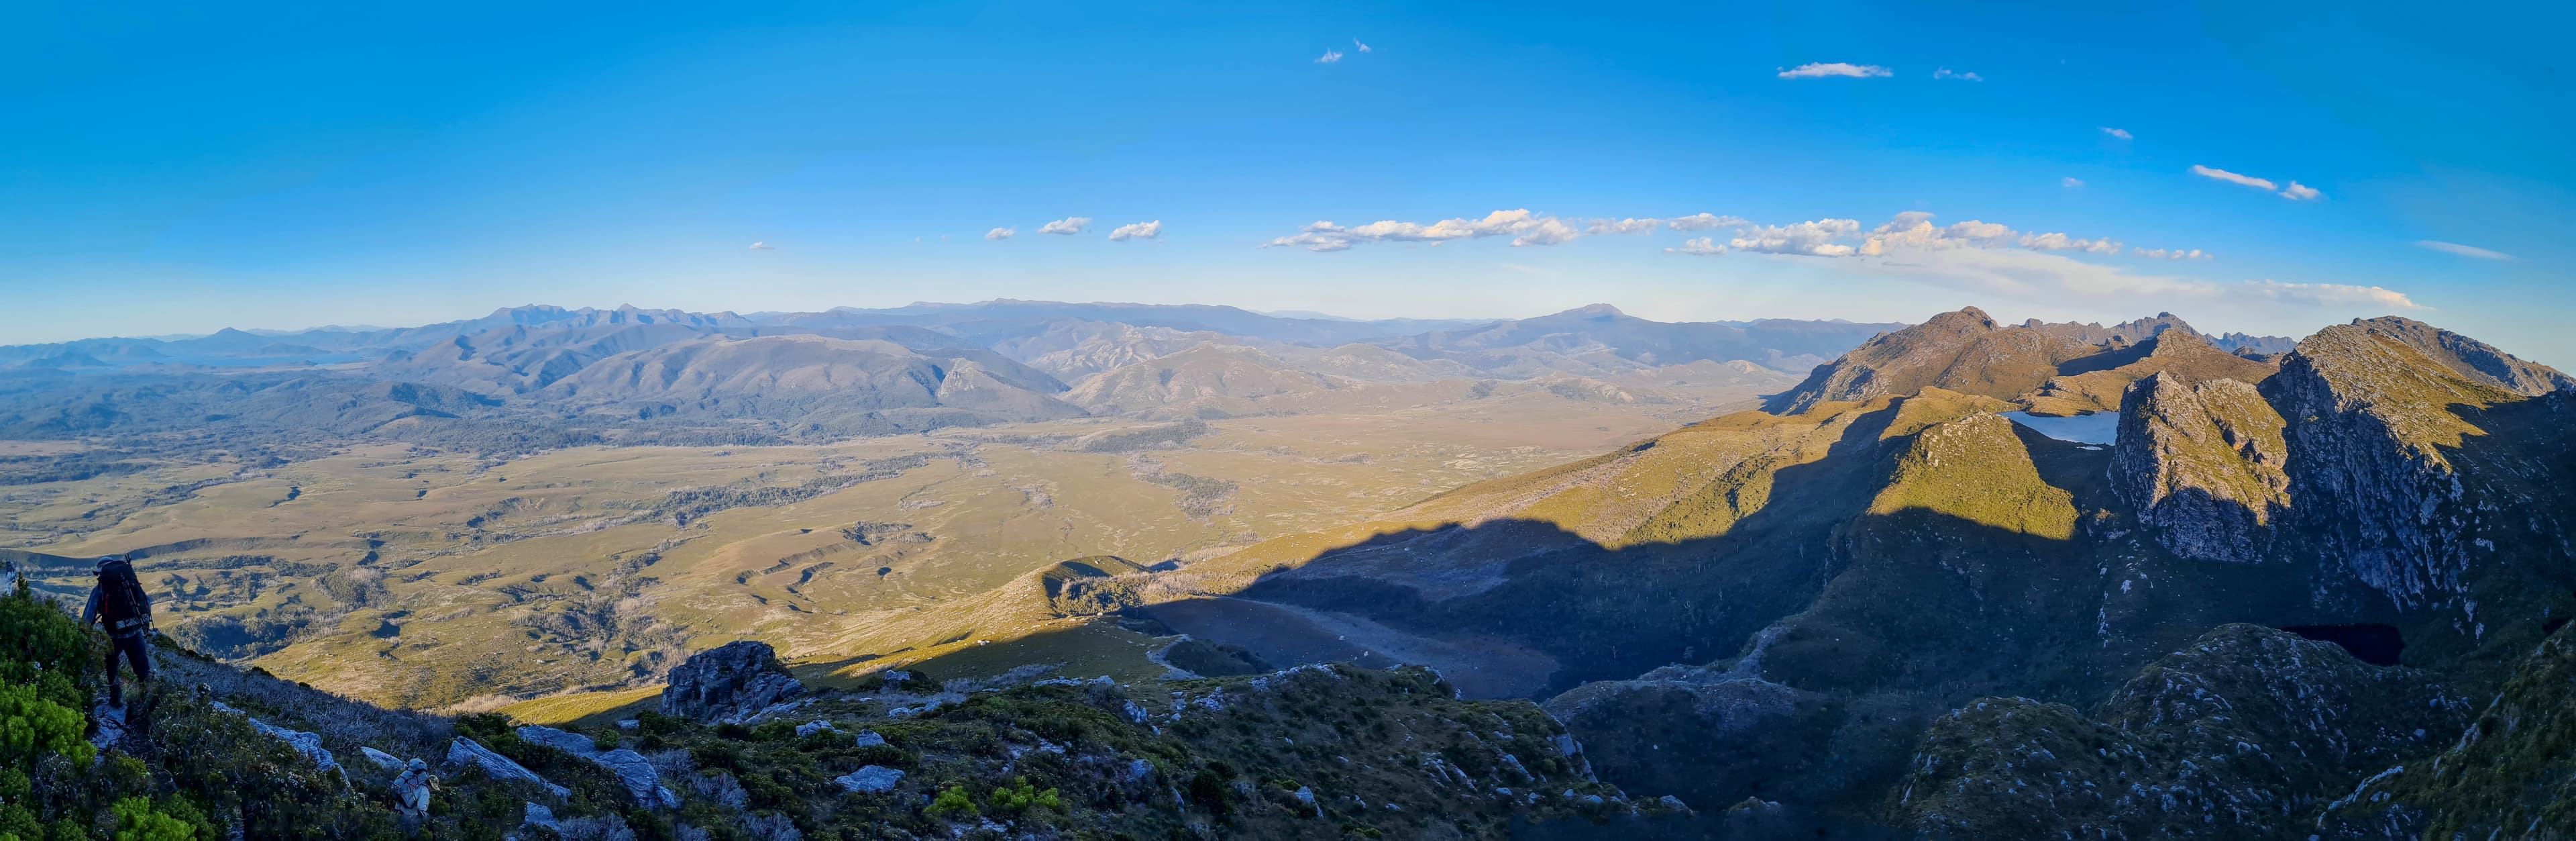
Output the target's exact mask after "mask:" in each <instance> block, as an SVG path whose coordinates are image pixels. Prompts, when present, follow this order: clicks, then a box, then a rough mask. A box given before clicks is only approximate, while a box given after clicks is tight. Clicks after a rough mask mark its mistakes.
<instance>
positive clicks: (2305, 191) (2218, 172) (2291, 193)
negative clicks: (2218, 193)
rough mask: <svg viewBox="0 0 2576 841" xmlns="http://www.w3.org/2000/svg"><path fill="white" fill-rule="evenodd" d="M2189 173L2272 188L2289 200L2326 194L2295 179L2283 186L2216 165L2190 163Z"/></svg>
mask: <svg viewBox="0 0 2576 841" xmlns="http://www.w3.org/2000/svg"><path fill="white" fill-rule="evenodd" d="M2191 174H2193V175H2197V176H2200V177H2202V178H2211V179H2216V180H2219V181H2225V182H2227V183H2230V184H2243V185H2245V186H2248V187H2255V188H2259V189H2264V190H2274V191H2277V192H2278V193H2279V194H2280V196H2281V197H2282V198H2285V199H2289V200H2291V201H2310V200H2313V199H2320V198H2324V197H2325V195H2326V194H2324V193H2321V192H2318V191H2317V188H2315V187H2310V186H2308V185H2306V184H2301V183H2299V182H2296V181H2292V182H2290V186H2288V187H2283V186H2281V185H2279V184H2274V183H2272V179H2269V178H2256V177H2254V176H2251V175H2242V174H2238V173H2234V172H2229V171H2227V170H2223V169H2218V168H2216V167H2206V166H2201V165H2199V164H2192V165H2191Z"/></svg>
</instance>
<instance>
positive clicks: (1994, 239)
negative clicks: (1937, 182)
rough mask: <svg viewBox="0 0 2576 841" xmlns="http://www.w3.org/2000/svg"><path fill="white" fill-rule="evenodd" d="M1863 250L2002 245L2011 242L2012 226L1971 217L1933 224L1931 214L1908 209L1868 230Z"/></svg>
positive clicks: (1874, 253)
mask: <svg viewBox="0 0 2576 841" xmlns="http://www.w3.org/2000/svg"><path fill="white" fill-rule="evenodd" d="M1869 234H1870V235H1869V239H1868V240H1867V241H1865V242H1862V243H1861V246H1860V253H1861V254H1862V255H1864V256H1870V257H1876V256H1880V255H1883V254H1886V253H1887V250H1888V249H1890V248H1926V249H1929V248H1963V247H1964V248H2001V247H2003V246H2006V245H2011V244H2012V237H2013V229H2011V228H2008V227H2005V226H2003V225H1998V224H1995V223H1993V222H1980V221H1977V220H1974V219H1970V220H1968V221H1965V222H1959V223H1956V224H1952V225H1949V226H1947V227H1943V226H1937V225H1934V224H1932V214H1929V213H1925V212H1923V211H1920V210H1909V211H1906V212H1903V213H1899V214H1896V218H1894V219H1891V220H1888V222H1887V224H1884V225H1880V226H1878V227H1877V228H1876V229H1874V230H1872V231H1870V232H1869Z"/></svg>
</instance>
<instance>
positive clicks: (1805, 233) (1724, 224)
mask: <svg viewBox="0 0 2576 841" xmlns="http://www.w3.org/2000/svg"><path fill="white" fill-rule="evenodd" d="M1659 228H1671V229H1673V230H1678V231H1707V230H1714V229H1719V228H1733V229H1735V234H1736V235H1735V236H1734V237H1731V238H1727V239H1723V240H1721V239H1719V238H1717V237H1713V236H1710V237H1698V238H1694V239H1686V240H1684V242H1683V243H1682V244H1681V245H1680V246H1678V247H1668V248H1665V249H1664V251H1665V252H1666V253H1671V254H1692V255H1700V256H1716V255H1720V254H1728V253H1732V252H1738V251H1741V252H1748V253H1756V254H1790V255H1798V256H1806V257H1853V256H1860V257H1884V256H1889V255H1891V254H1894V253H1896V252H1899V251H1904V252H1908V253H1911V252H1924V251H1943V250H1952V249H1968V250H1992V249H2006V248H2019V249H2023V250H2028V251H2071V252H2082V253H2086V254H2118V253H2120V250H2121V249H2122V248H2123V247H2124V246H2123V245H2122V244H2121V243H2120V242H2118V241H2116V240H2112V239H2109V238H2107V237H2105V238H2100V239H2085V238H2079V237H2072V236H2068V235H2066V234H2063V233H2055V232H2050V233H2039V232H2028V233H2026V232H2022V231H2016V230H2014V229H2013V228H2012V227H2011V226H2008V225H2004V224H2001V223H1997V222H1987V221H1983V220H1977V219H1970V220H1968V221H1965V222H1954V223H1951V224H1948V225H1939V224H1935V223H1934V222H1933V221H1932V214H1930V213H1925V212H1922V211H1906V212H1903V213H1899V214H1896V216H1895V217H1894V218H1893V219H1890V220H1889V221H1888V222H1887V223H1886V224H1883V225H1880V226H1878V227H1877V228H1874V229H1871V230H1870V231H1869V232H1868V233H1866V234H1863V233H1862V229H1861V226H1860V222H1859V221H1857V220H1853V219H1818V220H1814V221H1809V222H1798V223H1793V224H1789V225H1779V226H1767V225H1757V224H1754V223H1752V222H1748V221H1746V220H1744V219H1741V218H1738V217H1734V216H1718V215H1716V214H1711V213H1699V214H1694V215H1691V216H1683V217H1678V218H1669V219H1659V218H1655V217H1627V218H1619V219H1609V218H1602V219H1584V220H1568V219H1563V218H1560V217H1555V216H1548V215H1543V214H1538V213H1532V212H1530V211H1528V210H1497V211H1494V212H1492V213H1489V214H1486V215H1485V216H1484V217H1483V218H1459V219H1446V220H1442V221H1439V222H1433V223H1430V224H1423V223H1419V222H1402V221H1395V220H1387V221H1380V222H1371V223H1369V224H1366V225H1356V226H1347V227H1346V226H1343V225H1340V224H1336V223H1333V222H1315V223H1313V224H1309V225H1306V226H1305V227H1302V228H1299V229H1298V232H1297V233H1295V234H1293V235H1290V236H1284V237H1279V238H1277V239H1273V240H1271V241H1270V242H1269V243H1268V245H1269V246H1271V247H1282V248H1303V249H1306V250H1309V251H1345V250H1348V249H1350V248H1351V247H1352V246H1355V245H1359V244H1361V243H1369V242H1428V243H1431V244H1434V245H1437V244H1440V243H1443V242H1448V241H1450V240H1458V239H1481V238H1485V237H1496V236H1509V237H1511V238H1512V244H1513V245H1515V246H1527V245H1556V244H1559V243H1564V242H1568V241H1571V240H1574V239H1578V238H1581V237H1585V236H1602V235H1610V234H1647V233H1652V232H1654V231H1656V230H1657V229H1659ZM1855 241H1857V242H1856V244H1855ZM2137 253H2139V254H2141V255H2148V256H2154V257H2159V258H2169V259H2207V257H2208V256H2209V255H2208V254H2206V253H2204V252H2200V251H2196V250H2195V251H2175V252H2166V251H2162V250H2158V251H2154V252H2148V251H2146V250H2144V249H2140V250H2138V252H2137Z"/></svg>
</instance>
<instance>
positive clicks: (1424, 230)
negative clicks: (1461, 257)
mask: <svg viewBox="0 0 2576 841" xmlns="http://www.w3.org/2000/svg"><path fill="white" fill-rule="evenodd" d="M1582 235H1583V233H1582V232H1581V231H1578V230H1575V228H1574V226H1572V225H1568V224H1566V223H1565V220H1562V219H1558V218H1556V217H1554V216H1542V215H1539V214H1535V213H1531V212H1529V211H1528V210H1525V209H1524V210H1497V211H1494V212H1492V213H1488V214H1485V218H1482V219H1444V220H1441V221H1438V222H1433V223H1431V224H1428V225H1425V224H1422V223H1419V222H1399V221H1395V220H1392V219H1390V220H1384V221H1378V222H1371V223H1368V224H1366V225H1358V226H1353V227H1348V228H1345V227H1342V226H1340V225H1336V224H1333V223H1331V222H1316V223H1314V224H1311V225H1307V226H1306V227H1304V228H1301V229H1299V232H1298V233H1297V234H1296V235H1295V236H1285V237H1280V238H1278V239H1274V240H1271V241H1270V245H1273V246H1292V247H1298V248H1304V249H1306V250H1308V251H1341V250H1344V249H1347V248H1350V247H1351V246H1352V245H1354V244H1357V243H1362V242H1429V243H1434V244H1438V243H1442V242H1447V241H1450V240H1454V239H1482V238H1485V237H1495V236H1509V237H1511V238H1512V244H1513V245H1515V246H1522V245H1556V244H1559V243H1564V242H1568V241H1571V240H1573V239H1575V238H1576V237H1580V236H1582Z"/></svg>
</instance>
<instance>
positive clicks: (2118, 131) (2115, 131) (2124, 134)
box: [2102, 126, 2136, 140]
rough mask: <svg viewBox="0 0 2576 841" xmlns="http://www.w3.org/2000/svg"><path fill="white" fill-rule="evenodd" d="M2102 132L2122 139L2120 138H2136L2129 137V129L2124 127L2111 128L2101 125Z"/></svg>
mask: <svg viewBox="0 0 2576 841" xmlns="http://www.w3.org/2000/svg"><path fill="white" fill-rule="evenodd" d="M2102 133H2103V134H2107V135H2110V136H2112V137H2117V138H2119V139H2122V140H2134V139H2136V138H2134V137H2131V136H2130V135H2129V130H2128V129H2124V128H2112V127H2110V126H2103V127H2102Z"/></svg>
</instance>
